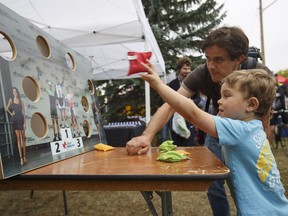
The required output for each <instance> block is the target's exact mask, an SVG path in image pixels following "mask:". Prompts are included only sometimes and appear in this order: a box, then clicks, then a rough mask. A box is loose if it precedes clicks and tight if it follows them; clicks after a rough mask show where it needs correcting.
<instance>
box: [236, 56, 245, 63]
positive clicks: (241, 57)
mask: <svg viewBox="0 0 288 216" xmlns="http://www.w3.org/2000/svg"><path fill="white" fill-rule="evenodd" d="M245 59H246V56H245V55H244V54H242V55H240V56H239V57H238V58H237V61H238V63H239V64H241V63H242V62H243V61H245Z"/></svg>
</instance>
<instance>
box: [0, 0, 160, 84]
mask: <svg viewBox="0 0 288 216" xmlns="http://www.w3.org/2000/svg"><path fill="white" fill-rule="evenodd" d="M0 3H2V4H4V5H5V6H7V7H8V8H10V9H11V10H13V11H15V12H16V13H18V14H19V15H21V16H23V17H25V18H26V19H28V20H29V21H30V22H32V23H33V24H34V25H36V26H38V27H39V28H41V29H42V30H44V31H46V32H48V33H49V34H51V35H52V36H53V37H55V38H56V39H58V40H60V41H61V42H63V43H65V44H66V45H67V46H68V47H70V48H72V49H74V50H76V51H77V52H79V53H80V54H81V55H82V56H84V57H86V58H88V59H90V60H91V62H92V67H93V71H91V73H93V74H94V79H95V80H107V79H127V78H133V77H134V78H135V77H139V76H138V75H137V74H135V75H132V76H129V77H127V76H126V75H127V73H128V69H129V61H128V58H127V52H128V51H134V52H145V51H152V52H153V55H152V58H151V61H152V62H153V64H155V65H156V67H157V68H158V71H159V72H161V73H164V72H165V64H164V60H163V57H162V55H161V52H160V49H159V47H158V44H157V42H156V40H155V37H154V35H153V33H152V31H151V28H150V25H149V23H148V21H147V18H146V16H145V14H144V11H143V6H142V3H141V0H73V1H71V0H0ZM0 9H1V4H0ZM0 44H1V42H0ZM0 47H1V46H0ZM0 49H1V48H0Z"/></svg>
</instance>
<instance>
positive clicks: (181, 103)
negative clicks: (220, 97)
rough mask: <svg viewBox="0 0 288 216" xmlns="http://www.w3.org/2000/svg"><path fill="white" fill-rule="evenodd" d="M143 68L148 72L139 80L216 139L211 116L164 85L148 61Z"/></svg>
mask: <svg viewBox="0 0 288 216" xmlns="http://www.w3.org/2000/svg"><path fill="white" fill-rule="evenodd" d="M143 66H144V67H145V68H147V70H148V72H147V73H145V74H141V78H142V79H143V80H145V81H147V82H149V84H150V85H151V87H152V88H153V89H154V90H155V91H157V92H158V94H159V95H160V96H161V97H162V98H163V100H164V101H166V102H167V103H168V104H169V105H170V106H171V107H172V108H173V109H174V110H175V111H176V112H178V113H179V114H180V115H182V116H183V117H184V118H185V119H186V120H188V121H189V122H191V123H192V124H194V125H195V126H196V127H198V128H200V129H201V130H203V131H205V132H206V133H208V134H209V135H211V136H212V137H218V136H217V132H216V128H215V123H214V119H213V116H212V115H211V114H209V113H206V112H204V111H203V110H201V109H200V108H198V107H197V106H196V105H195V103H194V102H193V101H192V100H190V99H188V98H186V97H185V96H183V95H181V94H179V93H178V92H176V91H175V90H173V89H171V88H170V87H169V86H167V85H165V84H164V83H163V82H162V80H161V79H160V77H159V76H158V74H157V72H156V70H155V67H154V66H153V65H152V64H151V62H150V61H148V64H143Z"/></svg>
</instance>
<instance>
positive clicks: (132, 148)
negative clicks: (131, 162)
mask: <svg viewBox="0 0 288 216" xmlns="http://www.w3.org/2000/svg"><path fill="white" fill-rule="evenodd" d="M150 143H151V140H150V139H148V138H147V137H146V136H145V135H141V136H138V137H134V138H132V139H131V140H130V141H128V142H127V143H126V150H127V152H128V154H129V155H135V154H137V155H140V154H146V153H147V152H148V151H149V149H150Z"/></svg>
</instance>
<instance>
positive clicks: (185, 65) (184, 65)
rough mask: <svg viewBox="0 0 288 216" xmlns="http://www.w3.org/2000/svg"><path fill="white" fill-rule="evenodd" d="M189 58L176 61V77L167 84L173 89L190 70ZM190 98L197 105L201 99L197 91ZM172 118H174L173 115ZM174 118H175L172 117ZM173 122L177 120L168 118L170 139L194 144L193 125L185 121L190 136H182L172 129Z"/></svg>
mask: <svg viewBox="0 0 288 216" xmlns="http://www.w3.org/2000/svg"><path fill="white" fill-rule="evenodd" d="M191 64H192V62H191V60H190V59H189V58H188V57H182V58H180V59H179V60H178V61H177V63H176V72H177V75H178V76H177V77H176V78H175V79H174V80H172V81H171V82H170V83H169V84H168V86H170V87H171V88H172V89H174V90H176V91H177V90H178V89H179V88H180V86H181V83H182V81H183V80H184V79H185V78H186V77H187V75H188V74H189V73H190V72H191ZM191 99H192V100H193V101H194V103H195V104H196V105H198V104H199V103H200V101H201V98H200V93H199V92H198V91H197V92H196V93H195V94H194V95H193V96H192V97H191ZM174 118H176V117H175V116H174ZM174 120H175V119H174ZM173 124H177V122H175V121H174V122H173V117H172V118H171V119H170V120H169V123H168V126H169V130H170V134H171V137H172V140H173V141H174V144H175V145H178V146H194V145H195V143H194V138H195V127H194V126H193V125H192V124H191V123H190V122H188V121H186V126H187V129H188V130H189V131H190V136H189V137H188V138H186V137H183V136H181V135H179V134H178V133H176V132H175V131H174V130H173Z"/></svg>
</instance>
